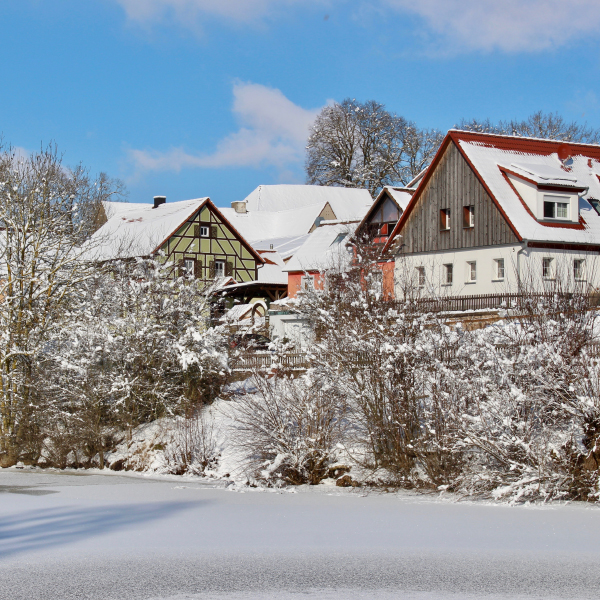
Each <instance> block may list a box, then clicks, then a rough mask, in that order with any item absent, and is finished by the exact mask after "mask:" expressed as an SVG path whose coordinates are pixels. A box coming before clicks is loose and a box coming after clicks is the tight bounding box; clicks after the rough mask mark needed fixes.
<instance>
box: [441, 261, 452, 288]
mask: <svg viewBox="0 0 600 600" xmlns="http://www.w3.org/2000/svg"><path fill="white" fill-rule="evenodd" d="M453 272H454V265H453V264H452V263H450V264H447V265H444V271H443V277H444V279H443V281H444V283H443V285H452V276H453Z"/></svg>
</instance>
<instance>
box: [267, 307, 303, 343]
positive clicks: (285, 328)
mask: <svg viewBox="0 0 600 600" xmlns="http://www.w3.org/2000/svg"><path fill="white" fill-rule="evenodd" d="M269 323H270V333H271V338H272V339H274V338H276V337H277V338H280V339H283V338H287V339H288V340H290V341H291V342H292V343H293V344H294V345H295V346H296V347H297V348H299V349H305V348H308V347H309V346H310V345H311V342H312V331H311V329H310V327H309V326H308V320H307V319H306V318H304V317H302V316H301V315H298V314H293V313H288V314H272V313H269Z"/></svg>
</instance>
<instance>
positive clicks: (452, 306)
mask: <svg viewBox="0 0 600 600" xmlns="http://www.w3.org/2000/svg"><path fill="white" fill-rule="evenodd" d="M558 295H559V296H562V297H563V298H564V299H565V300H568V299H570V298H572V297H573V296H574V295H573V294H568V293H562V294H558ZM556 296H557V294H556V293H554V292H544V293H536V294H526V295H523V294H481V295H478V296H443V297H439V298H417V299H416V300H415V304H416V305H417V306H418V307H419V309H421V310H423V311H425V312H465V311H470V310H485V309H488V310H490V309H500V308H507V309H509V308H513V309H517V310H518V309H519V308H523V307H524V306H526V305H528V304H530V303H531V302H532V301H533V302H535V301H539V300H544V299H548V300H551V299H554V298H556ZM587 301H588V305H589V306H590V307H597V306H598V305H599V304H600V297H599V296H598V294H590V295H588V296H587Z"/></svg>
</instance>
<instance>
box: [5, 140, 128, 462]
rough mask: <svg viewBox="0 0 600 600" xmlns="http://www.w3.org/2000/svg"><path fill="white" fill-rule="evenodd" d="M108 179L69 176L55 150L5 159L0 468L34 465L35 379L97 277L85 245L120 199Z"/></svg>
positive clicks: (77, 173)
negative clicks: (24, 461)
mask: <svg viewBox="0 0 600 600" xmlns="http://www.w3.org/2000/svg"><path fill="white" fill-rule="evenodd" d="M120 191H121V188H120V187H119V186H117V187H115V186H114V185H113V183H111V181H110V180H108V179H107V178H106V176H101V177H100V178H99V179H98V180H93V179H91V178H90V177H89V175H88V174H87V172H86V171H85V169H83V168H82V167H78V168H76V169H74V170H69V169H67V168H66V167H64V165H63V164H62V161H61V157H60V156H59V155H58V153H57V151H56V149H55V148H53V147H49V148H48V149H46V150H42V151H41V152H38V153H36V154H32V155H30V156H27V157H21V156H19V155H17V154H16V153H15V152H13V151H12V150H11V149H8V150H5V151H2V152H1V153H0V332H1V333H0V465H2V466H7V465H11V464H14V463H15V462H16V461H17V460H18V459H20V458H33V457H34V456H33V455H34V454H35V452H36V451H35V449H34V448H33V446H32V443H33V439H34V438H35V437H36V435H37V432H38V430H39V423H40V421H39V419H40V415H37V414H36V406H35V402H34V401H33V398H32V382H33V380H32V376H33V372H34V369H35V362H36V360H37V358H38V356H39V353H40V351H41V350H42V349H43V348H44V347H45V346H46V345H47V344H48V340H49V339H50V338H51V337H52V335H53V334H54V333H55V332H56V331H57V330H58V329H59V328H60V327H62V326H63V324H64V320H65V315H66V314H67V312H68V311H69V310H70V309H71V308H72V307H73V306H74V305H76V304H77V303H78V302H79V301H80V299H81V287H80V286H81V284H82V283H83V282H84V281H85V280H86V279H87V278H88V277H89V276H90V275H91V274H92V272H93V269H92V267H91V266H86V265H84V264H83V263H82V262H81V260H80V250H79V248H80V245H81V243H82V242H83V240H84V239H85V238H86V237H87V236H88V235H89V234H90V232H91V231H92V230H93V228H94V227H95V226H96V225H95V220H96V217H97V215H98V209H99V206H100V202H101V201H102V200H107V199H110V198H111V196H112V195H114V194H115V192H120Z"/></svg>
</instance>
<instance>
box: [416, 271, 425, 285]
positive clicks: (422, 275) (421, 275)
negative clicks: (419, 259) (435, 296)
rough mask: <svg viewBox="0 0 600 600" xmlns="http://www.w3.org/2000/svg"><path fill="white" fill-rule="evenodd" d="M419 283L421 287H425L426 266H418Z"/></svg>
mask: <svg viewBox="0 0 600 600" xmlns="http://www.w3.org/2000/svg"><path fill="white" fill-rule="evenodd" d="M417 284H418V286H419V287H425V267H417Z"/></svg>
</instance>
